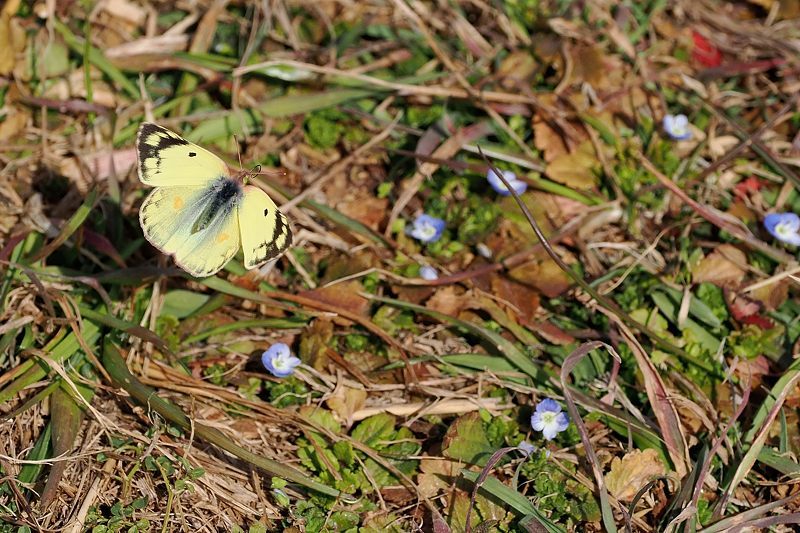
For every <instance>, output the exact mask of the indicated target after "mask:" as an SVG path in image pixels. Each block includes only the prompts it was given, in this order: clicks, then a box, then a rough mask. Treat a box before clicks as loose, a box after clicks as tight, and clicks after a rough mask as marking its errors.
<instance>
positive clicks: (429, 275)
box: [419, 265, 439, 281]
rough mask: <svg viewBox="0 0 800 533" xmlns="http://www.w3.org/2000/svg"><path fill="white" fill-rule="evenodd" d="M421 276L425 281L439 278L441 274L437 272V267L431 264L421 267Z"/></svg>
mask: <svg viewBox="0 0 800 533" xmlns="http://www.w3.org/2000/svg"><path fill="white" fill-rule="evenodd" d="M419 277H421V278H422V279H424V280H425V281H433V280H435V279H439V274H438V273H437V272H436V269H435V268H433V267H432V266H430V265H424V266H422V267H420V269H419Z"/></svg>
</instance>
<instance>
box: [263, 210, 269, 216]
mask: <svg viewBox="0 0 800 533" xmlns="http://www.w3.org/2000/svg"><path fill="white" fill-rule="evenodd" d="M267 215H269V208H265V209H264V216H267Z"/></svg>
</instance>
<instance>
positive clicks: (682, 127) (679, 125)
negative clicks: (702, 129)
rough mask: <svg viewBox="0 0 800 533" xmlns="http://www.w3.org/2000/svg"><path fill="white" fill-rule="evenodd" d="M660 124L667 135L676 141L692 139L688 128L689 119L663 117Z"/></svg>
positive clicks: (683, 117)
mask: <svg viewBox="0 0 800 533" xmlns="http://www.w3.org/2000/svg"><path fill="white" fill-rule="evenodd" d="M662 124H663V126H664V131H665V132H667V135H669V136H670V137H672V138H673V139H675V140H676V141H686V140H688V139H691V138H692V130H691V129H690V128H689V119H688V118H687V117H686V115H665V116H664V121H663V123H662Z"/></svg>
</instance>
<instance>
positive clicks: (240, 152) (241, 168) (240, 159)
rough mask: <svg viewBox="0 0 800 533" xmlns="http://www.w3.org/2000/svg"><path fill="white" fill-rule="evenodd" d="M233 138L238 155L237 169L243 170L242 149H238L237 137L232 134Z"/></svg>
mask: <svg viewBox="0 0 800 533" xmlns="http://www.w3.org/2000/svg"><path fill="white" fill-rule="evenodd" d="M233 140H234V142H236V155H238V156H239V170H244V165H242V151H241V150H240V149H239V139H237V138H236V135H234V136H233Z"/></svg>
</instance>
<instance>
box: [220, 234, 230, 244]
mask: <svg viewBox="0 0 800 533" xmlns="http://www.w3.org/2000/svg"><path fill="white" fill-rule="evenodd" d="M230 238H231V236H230V235H228V234H227V233H220V234H219V235H217V242H220V243H222V242H225V241H227V240H228V239H230Z"/></svg>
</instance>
